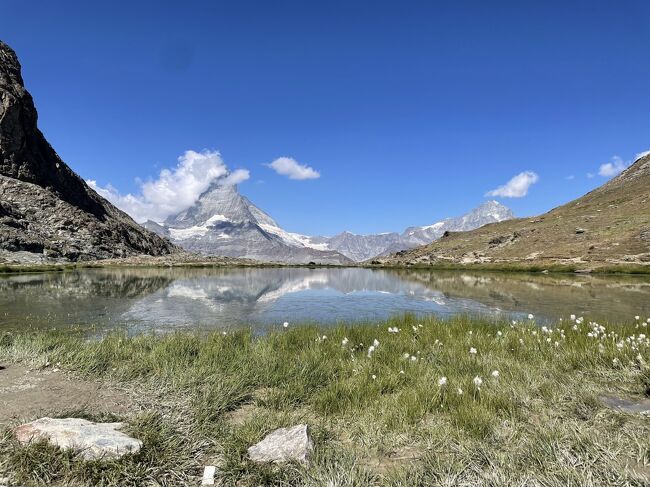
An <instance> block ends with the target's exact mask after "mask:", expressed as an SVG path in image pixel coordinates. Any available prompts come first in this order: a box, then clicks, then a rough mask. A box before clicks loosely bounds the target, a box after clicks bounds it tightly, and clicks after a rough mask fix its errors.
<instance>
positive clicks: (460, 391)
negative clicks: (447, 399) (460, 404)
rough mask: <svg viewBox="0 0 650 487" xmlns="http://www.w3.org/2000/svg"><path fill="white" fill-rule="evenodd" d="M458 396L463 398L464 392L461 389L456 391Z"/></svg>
mask: <svg viewBox="0 0 650 487" xmlns="http://www.w3.org/2000/svg"><path fill="white" fill-rule="evenodd" d="M456 394H458V395H459V396H462V395H463V390H462V389H461V388H460V387H459V388H458V389H456Z"/></svg>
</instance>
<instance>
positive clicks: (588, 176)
mask: <svg viewBox="0 0 650 487" xmlns="http://www.w3.org/2000/svg"><path fill="white" fill-rule="evenodd" d="M595 177H596V175H595V174H594V173H593V172H588V173H587V178H589V179H593V178H595Z"/></svg>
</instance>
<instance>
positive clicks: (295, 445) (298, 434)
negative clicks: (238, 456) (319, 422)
mask: <svg viewBox="0 0 650 487" xmlns="http://www.w3.org/2000/svg"><path fill="white" fill-rule="evenodd" d="M313 450H314V442H313V441H312V439H311V435H310V434H309V426H308V425H306V424H299V425H297V426H293V427H291V428H280V429H277V430H275V431H273V432H271V433H269V434H268V435H267V436H266V437H265V438H264V439H263V440H262V441H260V442H259V443H257V444H256V445H253V446H251V447H250V448H249V449H248V456H249V457H250V459H251V460H252V461H254V462H258V463H264V462H274V463H283V462H291V461H295V462H300V463H308V461H309V456H310V455H311V452H312V451H313Z"/></svg>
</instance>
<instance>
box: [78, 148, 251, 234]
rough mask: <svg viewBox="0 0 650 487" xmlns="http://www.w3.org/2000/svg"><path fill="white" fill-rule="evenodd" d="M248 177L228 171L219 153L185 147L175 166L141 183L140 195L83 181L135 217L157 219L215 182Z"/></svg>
mask: <svg viewBox="0 0 650 487" xmlns="http://www.w3.org/2000/svg"><path fill="white" fill-rule="evenodd" d="M249 177H250V174H249V172H248V171H247V170H246V169H238V170H236V171H234V172H232V173H231V172H229V171H228V168H227V167H226V164H225V163H224V162H223V159H222V158H221V155H220V154H219V152H216V151H208V150H204V151H202V152H196V151H193V150H188V151H186V152H185V153H184V154H183V155H182V156H180V157H179V158H178V164H177V165H176V167H174V168H173V169H163V170H162V171H160V174H159V175H158V179H154V180H149V181H146V182H140V183H139V184H140V193H139V194H135V195H133V194H130V193H129V194H126V195H122V194H120V193H119V191H118V190H117V189H115V188H114V187H113V186H111V185H110V184H108V185H107V186H105V187H101V186H99V185H97V182H96V181H93V180H89V181H86V182H87V183H88V185H89V186H90V187H91V188H93V189H94V190H95V191H97V192H98V193H99V194H100V195H101V196H103V197H104V198H106V199H107V200H108V201H110V202H111V203H113V204H114V205H115V206H117V207H118V208H120V209H121V210H123V211H125V212H126V213H128V214H129V215H131V217H133V219H134V220H136V221H138V222H143V221H146V220H154V221H158V222H160V221H163V220H164V219H165V218H167V217H168V216H170V215H175V214H177V213H179V212H181V211H183V210H186V209H187V208H189V207H190V206H192V205H193V204H194V203H195V202H196V200H197V199H198V198H199V196H200V195H201V193H203V192H204V191H205V190H207V189H208V187H209V186H210V184H212V183H213V182H214V181H216V180H219V179H221V180H220V181H219V183H220V184H223V185H234V184H238V183H241V182H242V181H245V180H247V179H248V178H249Z"/></svg>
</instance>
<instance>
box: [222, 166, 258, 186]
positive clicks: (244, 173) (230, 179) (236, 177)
mask: <svg viewBox="0 0 650 487" xmlns="http://www.w3.org/2000/svg"><path fill="white" fill-rule="evenodd" d="M250 177H251V173H250V171H249V170H248V169H237V170H235V171H233V172H231V173H230V174H228V176H226V177H225V178H223V180H221V181H219V184H221V185H222V186H236V185H238V184H239V183H243V182H244V181H246V180H247V179H249V178H250Z"/></svg>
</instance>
